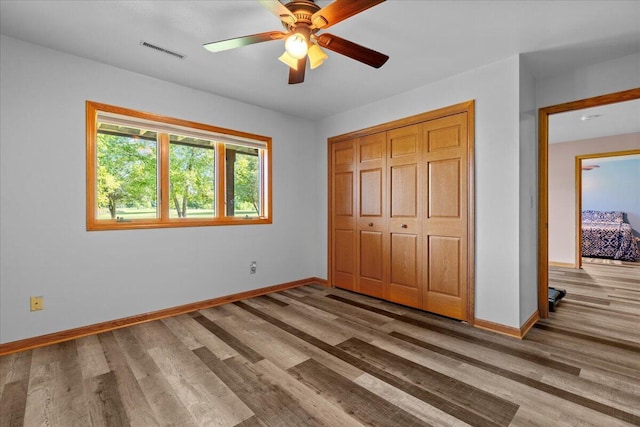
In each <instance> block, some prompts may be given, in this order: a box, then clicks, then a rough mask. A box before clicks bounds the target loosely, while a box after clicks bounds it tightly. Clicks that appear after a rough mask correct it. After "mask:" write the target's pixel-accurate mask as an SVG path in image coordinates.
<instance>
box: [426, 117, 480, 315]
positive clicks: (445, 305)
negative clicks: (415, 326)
mask: <svg viewBox="0 0 640 427" xmlns="http://www.w3.org/2000/svg"><path fill="white" fill-rule="evenodd" d="M468 143H469V142H468V125H467V113H459V114H455V115H452V116H448V117H444V118H441V119H436V120H431V121H428V122H425V123H424V124H423V157H424V161H423V165H424V166H425V168H426V170H425V173H424V188H425V189H426V197H425V198H424V212H425V214H424V215H425V218H424V227H423V257H424V258H423V263H424V268H423V283H424V295H423V297H424V304H423V308H424V309H425V310H427V311H431V312H433V313H438V314H442V315H444V316H448V317H453V318H456V319H461V320H468V319H467V317H468V316H467V310H466V309H467V298H468V297H469V296H468V295H467V262H468V261H467V258H468V255H467V245H468V228H467V224H468V208H467V204H468V191H469V188H468V180H469V177H468V164H467V163H468V153H467V148H468Z"/></svg>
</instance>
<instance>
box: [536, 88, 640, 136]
mask: <svg viewBox="0 0 640 427" xmlns="http://www.w3.org/2000/svg"><path fill="white" fill-rule="evenodd" d="M583 117H585V118H589V120H583ZM634 132H640V99H636V100H633V101H626V102H619V103H617V104H610V105H603V106H600V107H591V108H585V109H583V110H576V111H568V112H566V113H559V114H553V115H551V116H549V144H556V143H558V142H568V141H580V140H583V139H589V138H600V137H603V136H610V135H620V134H626V133H634Z"/></svg>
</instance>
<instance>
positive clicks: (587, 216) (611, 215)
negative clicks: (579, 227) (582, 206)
mask: <svg viewBox="0 0 640 427" xmlns="http://www.w3.org/2000/svg"><path fill="white" fill-rule="evenodd" d="M622 218H623V212H619V211H610V212H604V211H582V222H589V223H591V222H614V223H618V224H620V223H622V222H623V219H622Z"/></svg>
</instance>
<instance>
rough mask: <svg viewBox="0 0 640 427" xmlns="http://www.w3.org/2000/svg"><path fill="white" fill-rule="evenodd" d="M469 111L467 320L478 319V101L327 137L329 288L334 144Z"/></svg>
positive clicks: (472, 322) (328, 277)
mask: <svg viewBox="0 0 640 427" xmlns="http://www.w3.org/2000/svg"><path fill="white" fill-rule="evenodd" d="M463 112H466V113H467V120H468V135H467V138H468V144H467V165H466V168H467V188H468V192H467V239H468V245H467V266H466V269H467V295H468V299H467V307H466V313H467V316H466V317H467V319H468V320H467V323H469V324H470V325H472V326H473V324H474V319H475V171H474V164H475V155H474V153H475V149H474V141H475V101H474V100H469V101H465V102H462V103H459V104H455V105H451V106H448V107H444V108H440V109H437V110H433V111H429V112H425V113H422V114H417V115H414V116H410V117H405V118H403V119H399V120H394V121H391V122H387V123H382V124H379V125H375V126H372V127H369V128H366V129H360V130H356V131H354V132H349V133H346V134H342V135H337V136H333V137H330V138H328V140H327V149H328V150H327V153H328V154H327V159H328V179H327V183H328V187H327V188H328V199H327V201H328V203H327V213H328V215H327V218H328V228H327V235H328V245H327V284H328V286H329V287H334V285H333V280H332V253H331V250H332V245H333V242H332V230H333V224H332V212H331V200H332V194H331V191H332V185H331V182H332V181H331V180H332V176H333V175H332V174H333V171H332V162H331V146H332V144H334V143H336V142H341V141H346V140H350V139H356V138H361V137H364V136H367V135H371V134H374V133H380V132H387V131H390V130H393V129H397V128H401V127H405V126H410V125H414V124H420V123H423V122H426V121H429V120H434V119H439V118H443V117H447V116H450V115H454V114H458V113H463Z"/></svg>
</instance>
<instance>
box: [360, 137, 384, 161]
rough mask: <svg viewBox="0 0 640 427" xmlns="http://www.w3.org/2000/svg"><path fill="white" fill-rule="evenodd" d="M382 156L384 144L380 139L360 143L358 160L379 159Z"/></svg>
mask: <svg viewBox="0 0 640 427" xmlns="http://www.w3.org/2000/svg"><path fill="white" fill-rule="evenodd" d="M383 157H384V144H383V143H382V142H380V141H374V142H365V143H362V144H361V145H360V162H369V161H372V160H380V159H382V158H383Z"/></svg>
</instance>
